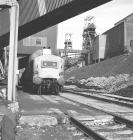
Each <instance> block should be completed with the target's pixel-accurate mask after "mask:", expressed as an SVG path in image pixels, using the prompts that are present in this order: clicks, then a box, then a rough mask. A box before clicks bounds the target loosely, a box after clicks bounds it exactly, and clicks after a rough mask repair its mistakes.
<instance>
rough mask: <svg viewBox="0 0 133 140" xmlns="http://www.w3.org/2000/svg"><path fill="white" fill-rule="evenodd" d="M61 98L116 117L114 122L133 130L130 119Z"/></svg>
mask: <svg viewBox="0 0 133 140" xmlns="http://www.w3.org/2000/svg"><path fill="white" fill-rule="evenodd" d="M61 97H62V98H65V99H67V100H70V101H73V102H75V103H78V104H81V105H82V106H85V107H91V108H93V109H95V110H99V111H101V112H104V113H106V114H108V115H111V116H114V120H115V121H116V122H117V123H121V124H125V125H126V126H127V127H130V128H133V121H131V120H128V119H126V118H123V117H122V116H120V115H117V114H114V113H112V112H109V111H104V110H102V109H98V108H96V107H92V106H89V105H86V104H83V103H80V102H78V101H74V100H72V99H69V98H67V97H63V96H61Z"/></svg>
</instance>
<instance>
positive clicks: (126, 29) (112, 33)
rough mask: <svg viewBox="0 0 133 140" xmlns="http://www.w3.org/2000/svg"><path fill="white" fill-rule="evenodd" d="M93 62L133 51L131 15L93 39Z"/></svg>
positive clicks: (132, 15) (132, 16) (132, 20)
mask: <svg viewBox="0 0 133 140" xmlns="http://www.w3.org/2000/svg"><path fill="white" fill-rule="evenodd" d="M93 47H94V48H93V49H94V51H93V62H98V61H101V60H104V59H107V58H111V57H114V56H118V55H121V54H123V53H125V52H130V51H131V50H133V14H130V15H129V16H127V17H125V18H124V19H122V20H120V21H119V22H117V23H116V24H115V25H114V27H113V28H111V29H110V30H108V31H106V32H104V33H103V34H102V35H99V36H97V37H96V38H95V40H94V42H93Z"/></svg>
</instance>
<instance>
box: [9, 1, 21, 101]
mask: <svg viewBox="0 0 133 140" xmlns="http://www.w3.org/2000/svg"><path fill="white" fill-rule="evenodd" d="M18 22H19V5H18V3H17V2H15V3H14V4H13V5H12V6H11V8H10V41H9V66H8V93H7V94H8V95H7V99H8V100H10V101H15V100H16V72H17V47H18V46H17V44H18Z"/></svg>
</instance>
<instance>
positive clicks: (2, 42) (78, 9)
mask: <svg viewBox="0 0 133 140" xmlns="http://www.w3.org/2000/svg"><path fill="white" fill-rule="evenodd" d="M69 1H70V0H69ZM109 1H111V0H71V2H69V3H67V4H65V5H63V6H60V7H59V8H56V9H54V10H52V11H50V12H48V13H46V14H44V15H42V16H40V17H38V18H36V19H33V20H32V21H30V22H28V23H25V24H23V25H20V26H19V31H18V40H21V39H24V38H26V37H28V36H30V35H33V34H35V33H37V32H39V31H42V30H44V29H46V28H49V27H51V26H53V25H55V24H58V23H60V22H62V21H64V20H66V19H69V18H71V17H74V16H76V15H79V14H81V13H83V12H85V11H87V10H90V9H93V8H95V7H97V6H99V5H102V4H104V3H107V2H109ZM20 4H21V3H20ZM20 15H21V13H20ZM20 19H21V17H20ZM8 44H9V32H7V33H5V34H2V35H1V36H0V46H2V47H4V46H7V45H8Z"/></svg>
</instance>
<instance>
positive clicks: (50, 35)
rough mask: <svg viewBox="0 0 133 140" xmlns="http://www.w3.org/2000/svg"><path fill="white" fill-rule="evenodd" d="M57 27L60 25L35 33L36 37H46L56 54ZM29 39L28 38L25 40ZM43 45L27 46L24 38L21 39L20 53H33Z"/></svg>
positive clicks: (19, 44)
mask: <svg viewBox="0 0 133 140" xmlns="http://www.w3.org/2000/svg"><path fill="white" fill-rule="evenodd" d="M57 28H58V26H57V25H55V26H52V27H50V28H48V29H46V30H43V31H41V32H38V33H36V34H34V35H33V36H34V37H36V36H37V37H46V38H47V45H48V46H50V47H51V49H52V52H53V53H54V54H55V53H56V52H55V51H56V48H57ZM25 41H27V40H25ZM40 48H42V47H39V46H38V47H37V46H25V45H24V43H23V40H20V41H19V43H18V54H32V53H33V52H35V51H36V50H38V49H40Z"/></svg>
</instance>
